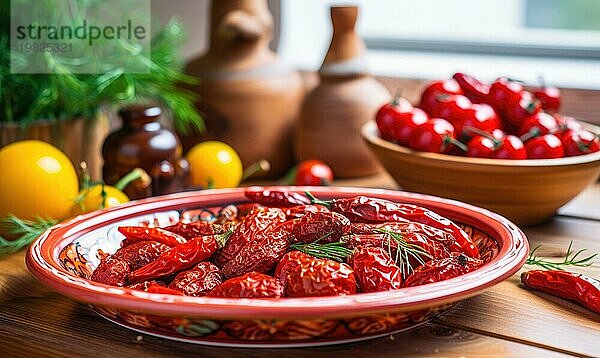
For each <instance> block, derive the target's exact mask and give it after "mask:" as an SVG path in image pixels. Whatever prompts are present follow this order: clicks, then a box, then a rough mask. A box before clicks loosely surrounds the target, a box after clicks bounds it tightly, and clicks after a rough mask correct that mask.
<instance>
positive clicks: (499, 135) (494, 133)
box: [491, 128, 506, 139]
mask: <svg viewBox="0 0 600 358" xmlns="http://www.w3.org/2000/svg"><path fill="white" fill-rule="evenodd" d="M491 134H492V137H494V138H496V139H504V137H506V133H504V131H503V130H502V129H500V128H496V129H494V130H493V131H492V133H491Z"/></svg>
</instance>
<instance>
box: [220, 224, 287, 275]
mask: <svg viewBox="0 0 600 358" xmlns="http://www.w3.org/2000/svg"><path fill="white" fill-rule="evenodd" d="M294 226H295V222H293V221H286V222H283V223H281V224H278V225H277V226H274V227H270V228H267V229H266V230H263V231H261V232H259V233H258V234H256V235H255V236H254V239H253V240H252V241H251V242H248V243H247V244H246V245H244V246H243V247H241V249H240V250H239V251H238V252H237V253H236V254H235V256H234V257H233V258H232V259H231V260H229V261H228V262H227V263H226V264H225V265H224V266H223V274H224V275H225V276H226V277H235V276H239V275H242V274H244V273H248V272H252V271H254V272H262V273H264V272H267V271H269V270H271V269H272V268H273V267H274V266H275V265H276V264H277V262H279V260H280V259H281V258H282V257H283V255H285V253H286V252H287V250H288V248H289V247H290V241H291V240H290V239H291V236H292V234H291V232H292V231H293V227H294Z"/></svg>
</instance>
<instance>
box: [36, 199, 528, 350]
mask: <svg viewBox="0 0 600 358" xmlns="http://www.w3.org/2000/svg"><path fill="white" fill-rule="evenodd" d="M277 189H279V190H295V191H304V190H310V191H311V192H313V193H314V194H315V195H316V196H318V197H319V198H324V199H328V198H334V197H348V196H355V195H368V196H373V197H380V198H385V199H389V200H393V201H398V202H406V203H411V204H417V205H421V206H424V207H427V208H430V209H432V210H434V211H436V212H438V213H439V214H441V215H443V216H446V217H448V218H450V219H452V220H454V221H455V222H457V223H459V224H460V225H461V226H462V227H463V228H465V230H466V231H467V233H469V235H471V236H472V238H473V240H474V241H475V242H476V244H477V245H478V247H479V249H480V251H481V252H482V257H483V258H484V260H485V261H486V264H485V265H483V266H482V267H481V268H479V269H478V270H476V271H474V272H471V273H468V274H466V275H463V276H460V277H457V278H454V279H450V280H446V281H441V282H436V283H433V284H428V285H423V286H418V287H411V288H404V289H401V290H396V291H388V292H378V293H364V294H356V295H349V296H337V297H315V298H283V299H229V298H207V297H182V296H172V295H163V294H149V293H145V292H141V291H134V290H130V289H127V288H118V287H111V286H106V285H103V284H99V283H96V282H92V281H90V280H88V279H86V277H87V276H88V275H89V273H90V272H91V271H92V270H93V269H94V268H95V266H96V265H97V263H98V258H97V257H96V255H95V253H96V252H97V250H98V249H102V250H103V251H104V252H108V253H112V252H114V251H116V250H117V248H118V247H119V242H120V240H121V239H122V237H121V236H120V234H119V233H118V231H116V230H115V227H116V226H119V225H124V224H125V225H131V224H137V223H141V222H144V223H145V224H149V225H160V226H163V225H167V224H169V223H170V222H173V221H176V220H179V219H180V218H185V217H186V216H188V215H190V214H193V215H198V214H199V215H200V217H201V218H202V219H208V220H210V219H211V217H212V216H214V215H215V213H216V212H217V211H218V210H219V208H221V207H223V206H225V205H227V204H230V203H240V202H245V201H247V200H246V199H245V197H244V194H243V193H244V189H243V188H238V189H224V190H206V191H201V192H187V193H180V194H173V195H167V196H162V197H155V198H150V199H145V200H140V201H135V202H131V203H128V204H125V205H122V206H120V207H117V208H113V209H108V210H101V211H96V212H93V213H90V214H87V215H84V216H79V217H77V218H75V219H72V220H70V221H68V222H65V223H61V224H59V225H57V226H55V227H53V228H52V229H50V230H48V231H47V232H45V233H44V234H43V235H42V236H41V237H40V238H39V239H38V240H37V241H36V242H35V243H34V244H33V245H32V246H31V248H30V249H29V252H28V254H27V258H26V261H27V266H28V267H29V269H30V271H31V272H32V273H33V274H34V275H35V276H36V277H37V278H38V279H39V280H40V281H42V283H44V284H45V285H47V286H49V287H50V288H52V289H54V290H56V291H58V292H60V293H62V294H64V295H66V296H69V297H71V298H73V299H75V300H78V301H81V302H85V303H89V304H91V305H92V307H93V308H94V309H95V310H96V311H97V312H99V313H100V314H101V315H102V316H104V317H106V318H108V319H110V320H112V321H115V322H117V323H119V324H122V325H125V326H127V327H130V328H132V329H136V330H140V331H143V332H146V333H149V334H155V335H160V336H164V337H168V338H172V339H179V340H185V341H190V342H194V343H203V344H213V345H234V346H277V347H281V346H301V345H322V344H333V343H341V342H348V341H354V340H362V339H367V338H372V337H377V336H381V335H386V334H390V333H392V332H397V331H401V330H404V329H408V328H412V327H414V326H416V325H418V324H420V323H423V322H426V321H427V320H429V319H431V318H432V317H433V316H434V315H436V314H439V313H441V312H443V311H445V310H447V309H449V308H450V307H451V306H452V304H453V303H456V302H458V301H460V300H462V299H465V298H467V297H470V296H473V295H476V294H478V293H481V292H482V291H483V290H485V289H487V288H489V287H491V286H493V285H495V284H497V283H498V282H500V281H502V280H504V279H506V278H508V277H509V276H511V275H513V274H514V273H515V272H516V271H517V270H518V269H519V268H520V267H521V266H522V265H523V263H524V262H525V259H526V257H527V254H528V251H529V247H528V244H527V240H526V238H525V235H524V234H523V233H522V232H521V230H519V229H518V228H517V227H516V226H515V225H514V224H512V223H511V222H510V221H508V220H507V219H505V218H503V217H502V216H500V215H497V214H495V213H492V212H490V211H487V210H485V209H481V208H478V207H475V206H472V205H468V204H464V203H460V202H456V201H452V200H446V199H441V198H436V197H432V196H427V195H420V194H412V193H405V192H399V191H387V190H376V189H359V188H327V187H310V188H301V187H278V188H277Z"/></svg>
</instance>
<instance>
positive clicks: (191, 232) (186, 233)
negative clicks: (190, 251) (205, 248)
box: [163, 221, 226, 240]
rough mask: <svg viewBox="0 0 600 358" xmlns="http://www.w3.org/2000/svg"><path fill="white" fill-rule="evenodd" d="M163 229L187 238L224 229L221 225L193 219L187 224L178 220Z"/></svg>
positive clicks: (213, 233)
mask: <svg viewBox="0 0 600 358" xmlns="http://www.w3.org/2000/svg"><path fill="white" fill-rule="evenodd" d="M163 229H164V230H167V231H169V232H172V233H174V234H177V235H179V236H182V237H184V238H185V239H187V240H189V239H193V238H194V237H198V236H206V235H215V234H222V233H223V232H225V231H226V230H223V227H222V226H221V225H215V224H213V223H210V222H207V221H195V222H192V223H189V224H185V223H182V222H178V223H177V224H173V225H171V226H167V227H164V228H163Z"/></svg>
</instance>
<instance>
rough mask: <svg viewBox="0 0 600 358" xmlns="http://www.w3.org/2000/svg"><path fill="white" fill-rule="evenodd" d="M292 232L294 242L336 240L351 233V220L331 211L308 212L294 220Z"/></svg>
mask: <svg viewBox="0 0 600 358" xmlns="http://www.w3.org/2000/svg"><path fill="white" fill-rule="evenodd" d="M291 233H292V240H293V242H303V243H311V242H315V241H317V240H320V241H319V242H321V243H327V242H336V241H339V240H340V238H341V237H342V236H344V235H347V234H349V233H350V220H349V219H348V218H347V217H345V216H343V215H341V214H338V213H334V212H331V211H325V212H315V213H312V212H308V213H306V215H304V216H303V217H301V218H299V219H295V220H294V225H293V226H292V227H291Z"/></svg>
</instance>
